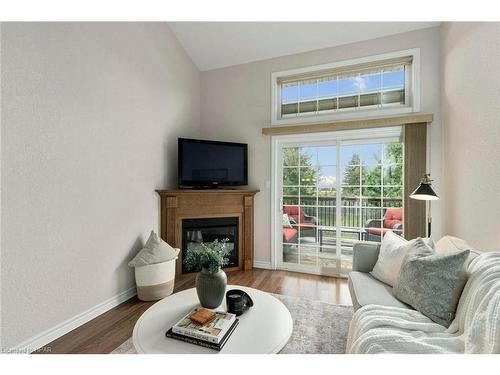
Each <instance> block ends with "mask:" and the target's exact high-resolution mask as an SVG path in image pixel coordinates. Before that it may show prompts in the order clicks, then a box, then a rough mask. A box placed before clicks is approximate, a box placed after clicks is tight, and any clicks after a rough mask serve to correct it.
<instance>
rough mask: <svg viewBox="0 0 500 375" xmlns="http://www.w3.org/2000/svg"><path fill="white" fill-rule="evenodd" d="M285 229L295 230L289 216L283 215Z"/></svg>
mask: <svg viewBox="0 0 500 375" xmlns="http://www.w3.org/2000/svg"><path fill="white" fill-rule="evenodd" d="M283 228H293V227H292V224H291V223H290V218H289V217H288V214H283Z"/></svg>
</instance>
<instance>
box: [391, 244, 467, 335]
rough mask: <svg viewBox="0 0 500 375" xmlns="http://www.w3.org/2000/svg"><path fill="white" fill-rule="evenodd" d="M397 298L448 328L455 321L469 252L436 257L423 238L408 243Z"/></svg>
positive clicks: (399, 277)
mask: <svg viewBox="0 0 500 375" xmlns="http://www.w3.org/2000/svg"><path fill="white" fill-rule="evenodd" d="M408 246H409V247H410V248H409V249H408V252H407V254H406V256H405V258H404V260H403V263H402V265H401V269H400V271H399V276H398V279H397V281H396V285H394V295H395V296H396V297H397V298H398V299H400V300H401V301H403V302H405V303H406V304H408V305H410V306H412V307H413V308H414V309H415V310H418V311H420V312H421V313H422V314H424V315H425V316H427V317H428V318H430V319H432V320H433V321H435V322H436V323H439V324H441V325H443V326H445V327H448V326H449V325H450V324H451V322H452V321H453V319H454V318H455V311H456V308H457V304H458V300H459V299H460V295H461V294H462V289H463V288H464V285H465V282H466V272H465V267H464V263H465V262H466V261H467V257H468V256H469V250H465V251H456V252H450V253H444V254H436V252H435V251H434V249H432V248H431V247H430V246H428V245H427V244H426V243H425V242H424V241H423V240H422V239H421V238H417V239H416V240H415V241H410V242H409V243H408Z"/></svg>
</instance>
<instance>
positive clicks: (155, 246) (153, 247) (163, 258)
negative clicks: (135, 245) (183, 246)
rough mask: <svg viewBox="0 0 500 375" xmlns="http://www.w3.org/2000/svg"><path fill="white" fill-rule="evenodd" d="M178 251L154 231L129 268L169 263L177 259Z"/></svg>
mask: <svg viewBox="0 0 500 375" xmlns="http://www.w3.org/2000/svg"><path fill="white" fill-rule="evenodd" d="M177 254H178V250H176V249H174V248H173V247H171V246H170V245H169V244H168V243H166V242H165V241H163V240H162V239H161V238H160V237H158V235H157V234H156V233H155V232H154V231H153V230H152V231H151V234H150V235H149V238H148V240H147V242H146V244H145V245H144V247H143V248H142V250H141V251H139V252H138V253H137V255H136V256H135V257H134V259H132V260H131V261H130V262H129V263H128V265H129V267H141V266H147V265H150V264H156V263H163V262H168V261H169V260H172V259H175V258H176V257H177Z"/></svg>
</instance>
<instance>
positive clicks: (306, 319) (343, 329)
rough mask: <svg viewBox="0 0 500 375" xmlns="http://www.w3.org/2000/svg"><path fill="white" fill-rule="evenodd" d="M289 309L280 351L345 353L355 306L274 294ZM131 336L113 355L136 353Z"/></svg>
mask: <svg viewBox="0 0 500 375" xmlns="http://www.w3.org/2000/svg"><path fill="white" fill-rule="evenodd" d="M273 296H275V297H276V298H278V299H279V300H280V301H281V302H283V304H284V305H285V306H286V307H287V308H288V310H289V311H290V314H291V315H292V318H293V332H292V336H291V337H290V340H289V341H288V343H287V344H286V346H285V347H284V348H283V350H281V352H280V354H343V353H345V346H346V341H347V331H348V329H349V323H350V322H351V319H352V315H353V308H352V306H345V305H332V304H329V303H325V302H320V301H313V300H310V299H306V298H300V297H290V296H283V295H280V294H273ZM135 353H136V351H135V349H134V345H133V344H132V338H129V339H128V340H127V341H125V342H124V343H123V344H121V345H120V346H119V347H118V348H116V349H115V350H113V351H112V352H111V354H135Z"/></svg>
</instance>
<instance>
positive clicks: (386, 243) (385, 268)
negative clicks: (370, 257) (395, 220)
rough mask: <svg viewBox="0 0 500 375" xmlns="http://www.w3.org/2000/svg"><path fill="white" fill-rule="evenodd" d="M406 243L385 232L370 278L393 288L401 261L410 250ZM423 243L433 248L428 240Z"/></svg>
mask: <svg viewBox="0 0 500 375" xmlns="http://www.w3.org/2000/svg"><path fill="white" fill-rule="evenodd" d="M408 242H409V241H408V240H406V239H404V238H403V237H401V236H398V235H397V234H396V233H394V232H391V231H389V232H387V233H386V234H385V236H384V238H382V244H381V245H380V252H379V254H378V260H377V263H375V267H373V270H372V272H370V273H371V274H372V276H373V277H375V278H376V279H378V280H380V281H382V282H384V283H386V284H389V285H390V286H394V285H395V284H396V280H397V278H398V275H399V270H400V269H401V264H402V263H403V259H404V257H405V255H406V253H407V252H408V250H409V249H410V247H407V246H406V245H407V244H408ZM424 242H425V243H426V244H427V245H429V246H430V247H431V248H434V243H433V242H432V240H431V239H430V238H424Z"/></svg>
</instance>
